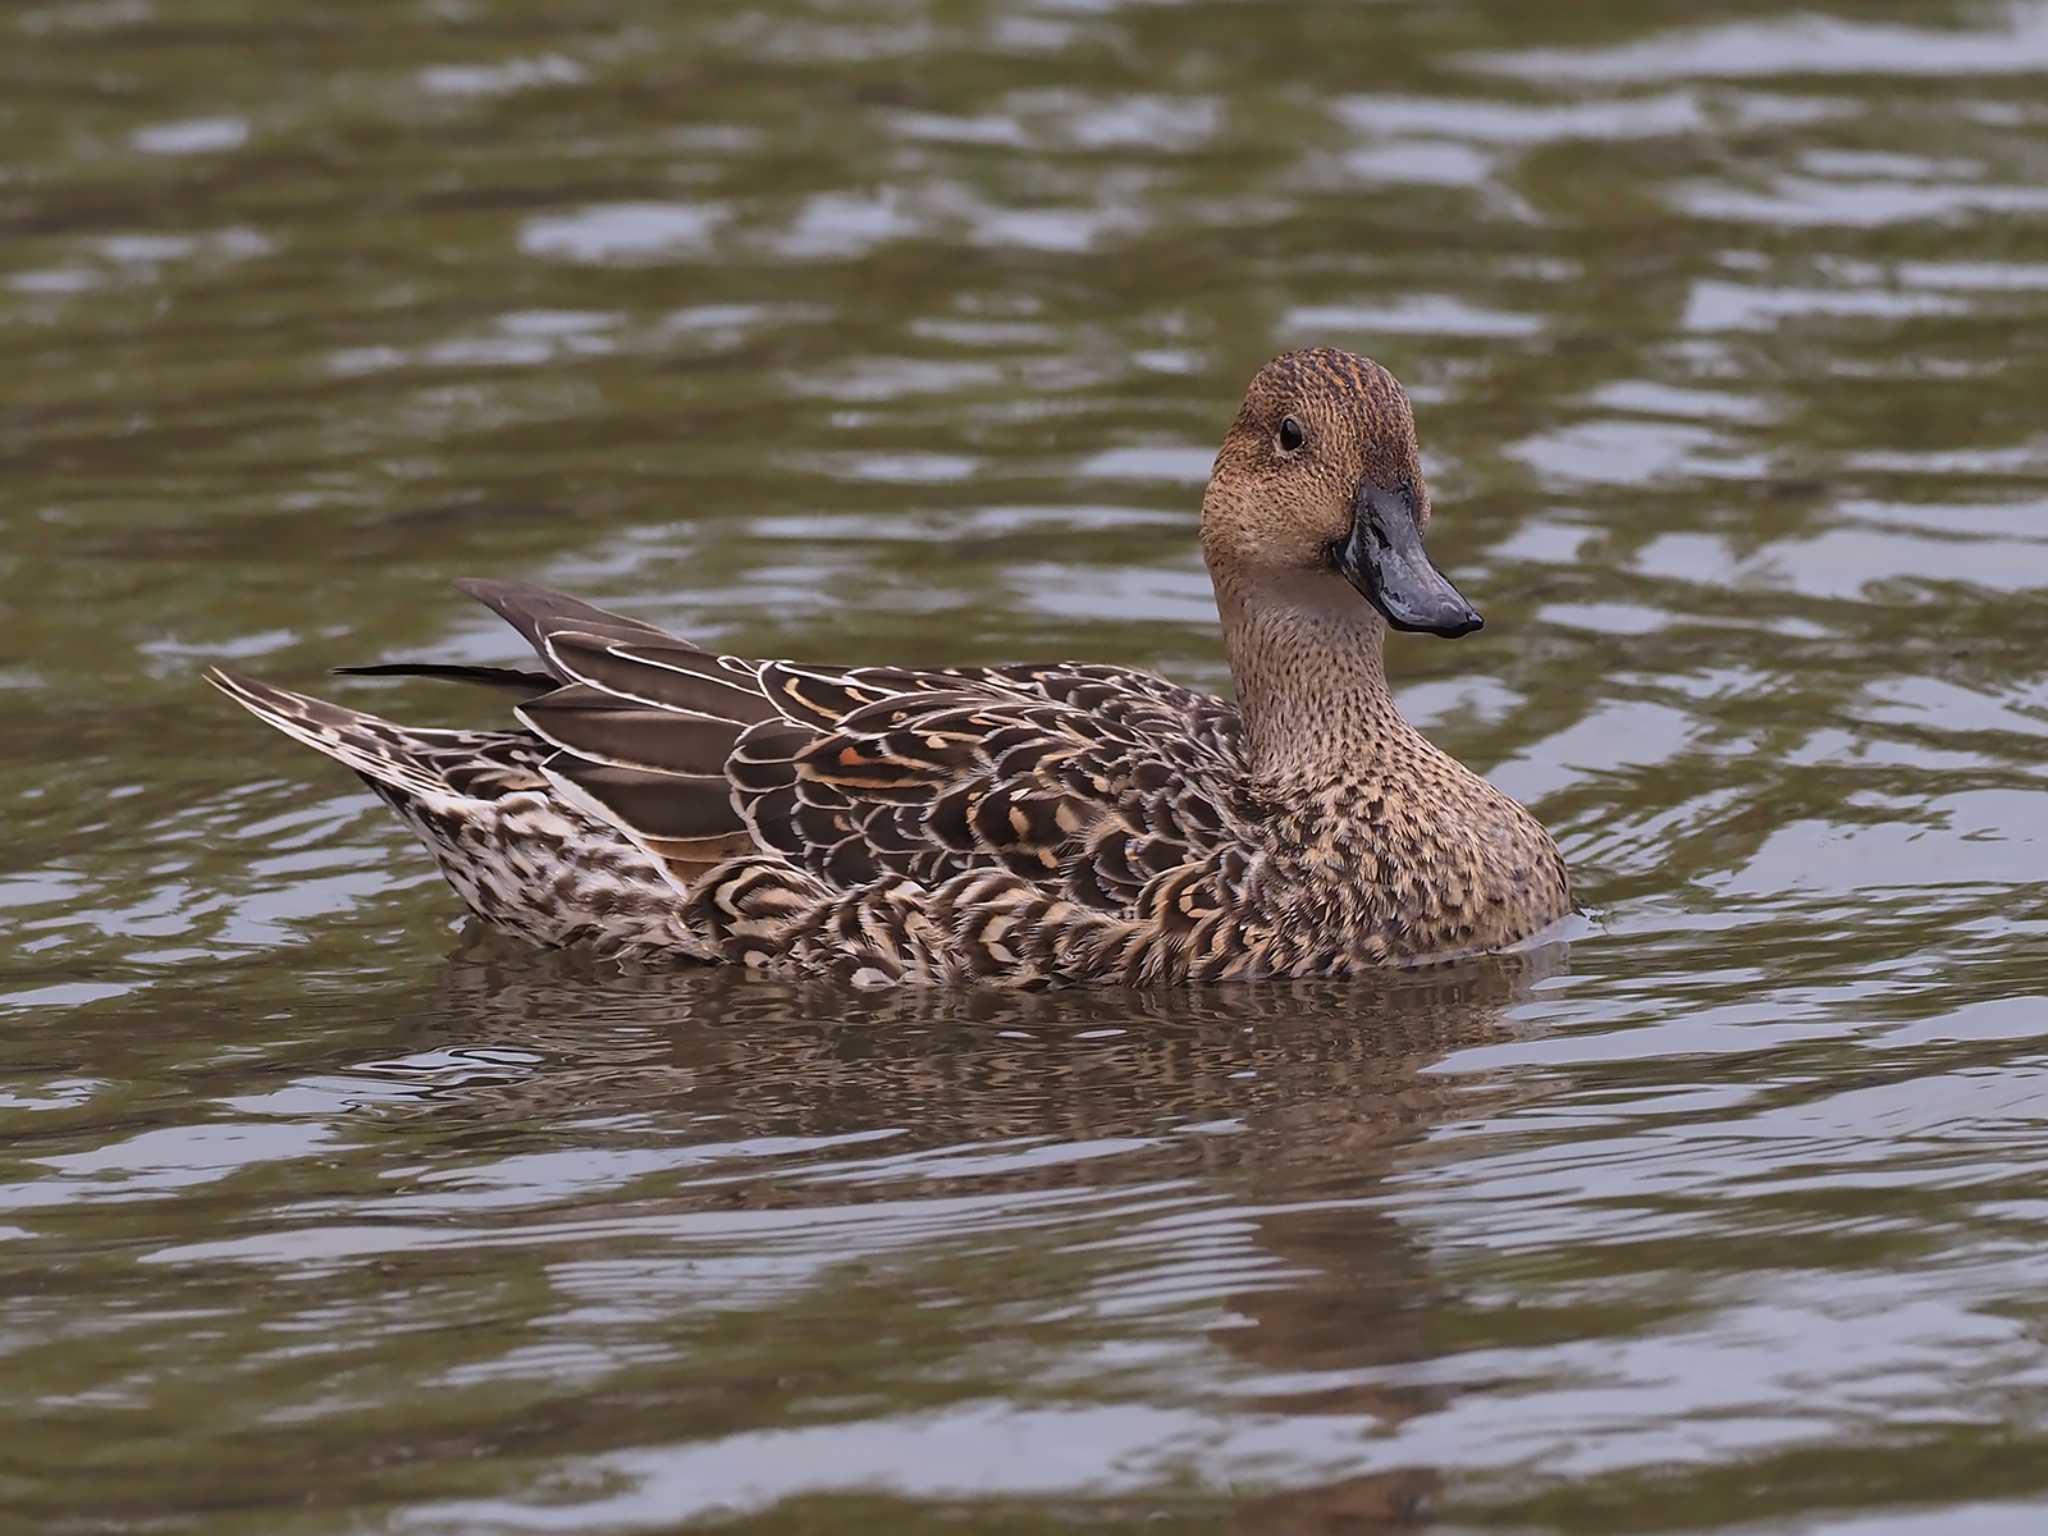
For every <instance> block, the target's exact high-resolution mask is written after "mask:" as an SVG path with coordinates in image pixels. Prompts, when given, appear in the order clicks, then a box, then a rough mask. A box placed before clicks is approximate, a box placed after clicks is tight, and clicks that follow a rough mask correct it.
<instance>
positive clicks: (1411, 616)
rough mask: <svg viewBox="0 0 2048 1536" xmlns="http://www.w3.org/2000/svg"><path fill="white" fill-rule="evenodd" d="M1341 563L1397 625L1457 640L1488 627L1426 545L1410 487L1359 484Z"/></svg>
mask: <svg viewBox="0 0 2048 1536" xmlns="http://www.w3.org/2000/svg"><path fill="white" fill-rule="evenodd" d="M1337 568H1338V569H1339V570H1340V571H1342V572H1343V573H1344V577H1345V579H1346V580H1347V581H1349V582H1350V583H1351V585H1352V586H1354V587H1356V588H1357V589H1358V590H1359V591H1360V592H1361V593H1362V594H1364V596H1365V599H1366V601H1367V602H1369V603H1371V604H1372V605H1373V607H1375V608H1377V609H1378V610H1379V611H1380V614H1381V615H1382V616H1383V617H1384V618H1385V619H1386V621H1387V622H1388V623H1389V624H1391V625H1393V627H1394V628H1396V629H1401V630H1407V631H1408V632H1409V633H1411V634H1424V635H1442V636H1444V637H1445V638H1446V639H1453V640H1454V639H1456V638H1457V637H1458V636H1460V635H1469V634H1471V633H1473V632H1474V631H1475V630H1480V629H1484V628H1485V627H1486V621H1485V620H1484V619H1482V618H1481V617H1480V616H1479V610H1478V609H1476V608H1474V607H1473V606H1472V605H1471V604H1470V603H1468V602H1466V601H1465V594H1464V593H1462V592H1460V591H1459V590H1458V589H1457V588H1456V587H1455V586H1453V585H1451V579H1450V578H1449V577H1448V576H1446V575H1444V573H1443V572H1442V571H1440V570H1438V569H1437V568H1436V563H1435V562H1434V561H1432V560H1431V559H1430V558H1429V552H1428V551H1427V550H1425V549H1424V548H1423V547H1422V529H1421V527H1420V526H1419V525H1418V523H1417V521H1416V511H1415V505H1414V500H1413V496H1412V494H1411V493H1409V492H1407V491H1406V490H1402V491H1389V490H1384V489H1382V488H1381V487H1379V486H1376V485H1364V486H1361V487H1359V491H1358V497H1357V499H1356V501H1355V502H1354V503H1353V504H1352V510H1351V536H1350V537H1349V538H1348V539H1346V540H1345V541H1344V543H1343V545H1342V547H1341V548H1340V549H1339V551H1338V556H1337Z"/></svg>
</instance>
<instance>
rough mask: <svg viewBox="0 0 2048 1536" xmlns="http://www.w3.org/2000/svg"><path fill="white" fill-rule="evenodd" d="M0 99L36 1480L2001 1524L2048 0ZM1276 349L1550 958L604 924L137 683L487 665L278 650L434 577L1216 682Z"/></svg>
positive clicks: (2035, 912) (1289, 1513)
mask: <svg viewBox="0 0 2048 1536" xmlns="http://www.w3.org/2000/svg"><path fill="white" fill-rule="evenodd" d="M0 82H4V84H5V89H4V90H0V230H4V231H5V234H6V239H5V241H4V244H0V343H4V348H5V356H6V358H7V360H8V366H7V367H6V368H5V369H4V370H0V466H4V474H0V526H4V528H5V530H6V535H7V537H6V539H5V541H4V544H0V613H4V615H5V618H6V625H5V629H4V635H5V638H4V639H0V688H4V689H5V698H6V703H7V719H8V729H7V731H6V733H5V737H4V743H0V795H4V797H5V799H6V803H7V811H6V818H7V819H6V826H7V828H8V832H9V835H8V840H7V844H6V848H5V852H4V854H0V951H4V952H0V1014H4V1023H0V1276H4V1279H0V1286H4V1290H0V1294H4V1295H5V1297H6V1301H5V1305H4V1308H0V1444H4V1446H5V1447H6V1449H5V1450H4V1452H0V1509H7V1510H12V1511H13V1512H14V1514H13V1518H14V1519H15V1520H17V1521H19V1522H20V1523H21V1525H22V1527H23V1528H25V1529H36V1530H41V1531H51V1532H87V1531H94V1532H97V1531H107V1530H115V1529H148V1530H152V1531H167V1532H184V1531H193V1532H207V1533H212V1532H227V1533H235V1532H250V1533H255V1532H262V1533H296V1532H315V1531H322V1532H325V1531H373V1530H374V1531H384V1530H388V1531H396V1532H423V1533H437V1532H454V1531H463V1532H471V1531H525V1530H550V1529H578V1530H584V1529H588V1530H605V1531H654V1530H666V1529H670V1528H672V1527H673V1526H674V1525H675V1524H677V1523H679V1522H687V1521H689V1520H691V1519H693V1518H699V1517H712V1516H722V1517H724V1518H727V1519H737V1520H739V1521H740V1522H741V1523H743V1524H744V1525H746V1526H747V1528H750V1529H760V1530H778V1531H791V1532H795V1531H816V1530H827V1529H829V1530H846V1529H869V1530H875V1531H891V1532H897V1531H915V1530H939V1529H944V1530H949V1531H952V1530H961V1529H972V1530H986V1531H993V1532H1022V1531H1026V1530H1041V1529H1047V1528H1050V1527H1054V1526H1087V1527H1095V1528H1101V1529H1107V1530H1116V1529H1131V1530H1136V1529H1138V1528H1139V1527H1141V1526H1142V1527H1144V1528H1145V1529H1155V1528H1158V1527H1157V1522H1159V1521H1160V1520H1162V1519H1163V1520H1164V1522H1165V1524H1166V1525H1167V1527H1168V1528H1174V1529H1186V1530H1236V1529H1244V1530H1254V1531H1259V1532H1262V1533H1270V1532H1294V1531H1302V1532H1311V1531H1314V1532H1324V1531H1328V1532H1336V1531H1378V1530H1388V1529H1410V1528H1431V1529H1445V1530H1478V1529H1499V1530H1504V1531H1516V1532H1571V1533H1579V1532H1585V1533H1604V1532H1642V1531H1651V1530H1665V1529H1674V1530H1675V1529H1689V1530H1691V1529H1698V1530H1704V1529H1715V1530H1723V1529H1728V1530H1740V1531H1744V1532H1753V1531H1754V1532H1763V1531H1771V1532H1793V1531H1797V1532H1812V1531H1828V1532H1843V1533H1855V1536H1877V1533H1883V1536H1902V1533H1903V1536H1918V1533H1922V1532H1937V1531H1938V1532H1939V1533H1940V1536H1980V1533H1986V1532H2007V1531H2016V1532H2025V1531H2034V1530H2039V1529H2048V1302H2044V1300H2043V1298H2044V1296H2048V1000H2044V993H2048V947H2044V935H2048V900H2044V883H2043V876H2044V871H2048V857H2044V856H2048V849H2044V841H2048V784H2044V763H2048V663H2044V660H2043V658H2044V656H2048V601H2044V590H2048V415H2044V401H2048V349H2044V348H2043V346H2042V338H2043V336H2044V335H2048V329H2044V327H2048V190H2044V189H2048V6H2043V5H2041V4H2034V3H2028V4H2018V5H1997V4H1986V5H1977V4H1941V3H1921V4H1912V5H1908V4H1905V3H1862V0H1858V3H1855V4H1850V3H1848V0H1842V3H1840V4H1839V5H1838V6H1837V7H1836V8H1834V9H1833V10H1828V11H1822V10H1811V11H1794V10H1788V9H1782V8H1774V7H1771V6H1767V5H1756V4H1744V3H1737V0H1719V3H1708V4H1691V5H1678V4H1673V3H1658V4H1640V3H1639V4H1632V5H1622V4H1611V3H1610V4H1588V5H1579V6H1571V7H1564V6H1553V7H1537V6H1531V5H1525V4H1518V3H1516V0H1493V3H1482V0H1457V3H1449V0H1445V3H1434V4H1421V3H1416V4H1401V5H1371V6H1356V5H1344V6H1338V5H1328V6H1290V7H1284V8H1283V7H1279V6H1266V5H1250V4H1240V5H1227V4H1219V3H1198V4H1188V5H1166V4H1141V3H1130V4H1118V3H1115V0H1100V3H1090V0H1035V3H1033V0H1019V3H1015V4H994V3H986V4H975V3H969V0H957V3H954V0H947V3H932V4H929V5H913V4H909V3H892V0H812V3H810V4H795V3H791V4H781V5H776V6H772V7H760V8H756V7H750V6H742V5H737V4H724V3H720V4H710V3H704V0H695V3H693V4H691V5H688V6H666V5H653V4H644V5H622V4H619V5H596V4H578V5H543V4H541V3H539V0H521V3H513V0H507V3H492V4H483V3H472V0H444V3H419V4H398V3H381V4H375V5H370V4H363V5H353V6H348V7H340V8H335V7H330V8H325V9H322V8H318V7H273V6H259V5H256V4H253V3H250V0H180V3H173V0H65V3H61V4H45V5H40V6H17V7H13V8H10V9H9V10H7V11H6V12H5V13H4V15H0ZM1311 341H1315V342H1329V343H1334V344H1340V345H1348V346H1353V347H1357V348H1360V349H1362V350H1366V351H1369V352H1371V353H1372V354H1374V355H1375V356H1377V357H1379V358H1380V359H1382V360H1383V361H1385V362H1386V363H1387V364H1389V365H1390V366H1391V367H1392V368H1394V369H1395V371H1396V372H1397V373H1399V374H1400V375H1401V376H1402V377H1403V378H1404V379H1405V380H1406V381H1407V382H1408V384H1409V385H1410V388H1411V390H1412V392H1413V393H1414V395H1415V398H1416V400H1417V402H1418V409H1419V412H1420V415H1421V419H1422V426H1423V434H1424V446H1425V451H1426V453H1427V455H1428V458H1429V467H1430V471H1431V475H1432V480H1433V483H1434V485H1435V489H1436V492H1437V499H1438V505H1439V507H1440V509H1441V512H1442V516H1441V517H1440V519H1439V521H1438V525H1437V533H1436V537H1435V541H1434V542H1435V544H1436V547H1437V549H1438V552H1439V553H1440V555H1441V556H1442V558H1443V560H1444V563H1445V565H1446V566H1447V567H1448V568H1449V569H1450V570H1451V571H1452V572H1453V573H1454V574H1455V576H1456V578H1457V579H1458V580H1459V582H1460V583H1461V585H1463V587H1464V588H1465V590H1466V591H1468V592H1470V593H1471V594H1473V596H1474V597H1475V599H1477V601H1478V602H1479V603H1480V605H1481V606H1482V607H1483V608H1484V609H1485V611H1486V613H1487V616H1488V619H1489V621H1490V622H1489V627H1488V629H1487V631H1486V632H1485V634H1484V635H1482V636H1478V637H1475V638H1474V639H1471V640H1467V641H1463V642H1460V643H1458V644H1456V645H1448V644H1442V643H1436V644H1432V643H1427V642H1421V641H1404V642H1402V643H1401V644H1400V645H1399V646H1398V647H1397V652H1396V656H1395V658H1394V665H1395V668H1396V670H1397V671H1398V672H1399V674H1400V676H1401V678H1402V679H1403V699H1404V702H1405V704H1406V706H1407V708H1408V709H1409V711H1410V713H1411V714H1412V715H1413V716H1414V717H1416V718H1418V719H1419V720H1420V721H1422V722H1423V723H1425V724H1426V725H1427V726H1428V728H1429V729H1430V730H1431V731H1432V732H1433V733H1434V734H1435V735H1436V736H1437V738H1438V739H1439V740H1440V741H1442V742H1443V743H1445V744H1446V745H1447V746H1449V747H1450V748H1452V749H1453V750H1455V751H1456V752H1458V753H1459V754H1460V755H1462V756H1463V757H1465V758H1466V759H1468V760H1469V761H1471V762H1473V763H1474V764H1476V765H1478V766H1480V767H1482V768H1483V769H1485V770H1486V771H1488V772H1489V773H1490V774H1491V775H1492V776H1493V777H1494V778H1495V779H1496V780H1497V782H1499V783H1501V784H1502V785H1503V786H1504V787H1506V788H1507V789H1509V790H1510V791H1512V792H1514V793H1515V794H1517V795H1519V796H1521V797H1523V798H1525V799H1527V800H1529V801H1530V802H1531V803H1532V804H1533V805H1535V807H1536V808H1537V809H1538V811H1539V812H1540V814H1541V815H1542V816H1543V817H1544V818H1545V820H1546V821H1547V822H1548V823H1549V824H1550V825H1551V826H1552V827H1554V828H1555V829H1556V830H1557V831H1558V833H1559V835H1560V838H1561V841H1562V842H1563V844H1564V846H1565V848H1566V851H1567V853H1568V855H1569V857H1570V859H1571V861H1572V864H1573V866H1574V868H1575V870H1576V872H1577V876H1578V880H1579V883H1580V889H1581V893H1582V895H1583V896H1584V898H1585V899H1586V900H1587V902H1588V903H1589V904H1590V906H1591V908H1592V921H1591V922H1590V923H1589V924H1588V927H1587V931H1586V932H1585V933H1584V935H1583V936H1582V937H1580V939H1579V940H1578V941H1577V942H1576V943H1574V944H1573V945H1572V946H1571V949H1570V953H1569V956H1568V958H1564V959H1559V958H1557V957H1554V956H1553V957H1550V958H1547V959H1545V960H1542V961H1540V962H1538V961H1531V960H1524V961H1518V962H1515V963H1511V964H1510V963H1499V964H1489V965H1485V966H1476V967H1470V968H1465V969H1460V970H1456V971H1453V972H1449V973H1445V974H1430V975H1424V976H1421V977H1411V978H1407V979H1398V980H1391V981H1388V982H1385V983H1383V984H1361V985H1358V986H1353V987H1244V988H1238V989H1235V990H1228V991H1224V990H1219V991H1214V992H1208V993H1202V994H1199V995H1185V996H1181V995H1176V996H1152V997H1147V996H1131V995H1116V994H1104V995H1099V996H1061V997H1055V998H1036V999H1016V998H1005V997H991V996H981V995H945V996H922V995H920V996H905V997H885V998H881V999H874V998H853V997H848V996H846V995H843V994H841V993H837V992H833V991H830V990H824V989H818V990H812V989H788V988H776V987H771V986H766V985H758V984H756V985H748V984H736V983H735V982H734V981H733V980H732V979H731V978H728V977H724V976H718V975H701V974H691V975H669V974H661V973H658V972H644V971H643V972H625V971H620V970H618V969H616V968H593V967H590V966H588V965H587V964H581V963H579V962H578V961H576V960H575V959H573V958H567V957H562V956H550V955H535V954H528V953H524V952H519V951H516V950H512V949H509V948H506V947H503V946H501V945H497V944H494V943H492V942H489V941H484V940H480V939H479V938H478V937H477V936H475V935H465V934H464V933H462V932H461V930H460V928H459V925H458V923H457V919H456V910H455V907H454V904H453V902H452V900H451V898H450V897H449V896H448V895H447V894H446V893H445V891H444V890H443V888H442V886H441V884H440V881H439V879H438V877H436V876H435V875H434V874H433V873H432V870H431V867H430V866H429V865H428V864H427V862H426V860H425V859H424V857H423V856H422V855H420V854H419V853H418V852H417V851H416V850H415V849H414V848H413V847H412V846H411V845H410V844H409V842H408V840H407V838H406V837H405V835H404V833H403V832H402V830H401V829H400V828H399V827H398V825H397V824H396V822H395V821H393V820H392V819H391V818H390V817H389V816H388V815H387V814H386V813H384V812H383V811H382V810H381V809H380V808H378V807H377V806H376V805H375V804H374V803H373V802H371V801H370V800H369V799H368V797H366V796H365V795H364V794H362V793H361V792H360V790H359V789H357V788H356V787H354V784H353V781H352V780H350V779H348V778H347V777H346V776H345V775H344V774H343V773H341V772H339V771H338V770H334V769H332V768H331V767H329V766H327V765H323V764H321V763H320V762H318V761H317V760H316V759H314V758H313V757H312V756H311V755H310V754H307V753H305V752H304V751H303V750H302V749H300V748H298V747H295V746H293V745H292V744H291V743H289V742H287V741H285V740H283V739H282V738H279V737H275V736H273V735H270V734H268V733H265V732H263V731H262V730H260V729H259V728H258V727H256V726H255V725H254V724H253V723H252V722H250V721H248V720H246V719H244V718H241V717H239V716H238V715H237V714H235V712H234V711H232V710H231V709H229V708H228V707H226V706H225V705H224V704H223V703H222V702H221V701H219V700H217V699H215V698H213V697H211V696H210V695H208V694H207V693H205V692H204V690H202V689H201V688H200V687H199V686H198V683H197V672H198V669H199V668H200V666H201V665H202V664H203V663H204V662H206V661H210V660H216V659H230V660H233V661H235V662H237V663H238V664H240V665H241V666H243V667H245V668H247V669H249V670H251V671H254V672H257V673H259V674H261V675H266V676H270V677H274V678H276V679H278V680H280V681H284V682H287V683H294V684H299V685H302V686H304V685H311V684H314V683H320V684H321V685H322V686H324V687H326V688H328V689H330V690H332V691H333V692H334V693H336V694H337V695H342V696H346V697H349V698H351V699H358V700H369V699H371V698H373V697H374V698H375V699H376V700H378V701H379V702H378V705H377V707H380V708H385V709H388V710H389V711H390V712H391V713H394V714H397V715H400V716H401V717H410V718H415V719H421V720H430V719H434V718H437V717H441V718H446V717H447V716H448V715H449V714H450V712H451V711H452V712H456V713H457V714H459V715H461V717H462V718H467V719H475V720H482V719H484V718H486V717H487V715H488V713H489V711H490V709H491V708H492V706H493V702H494V701H492V700H490V699H487V698H486V699H472V698H468V697H464V696H461V695H460V694H459V693H457V694H453V695H451V694H450V693H449V692H447V691H446V690H440V689H436V688H434V687H432V686H429V685H411V684H403V685H399V686H396V687H389V688H385V689H383V690H381V691H379V690H375V689H373V688H372V687H371V686H369V685H359V684H354V683H347V682H343V681H339V680H326V679H323V678H322V676H321V674H322V670H323V669H324V668H325V667H327V666H329V665H332V664H335V663H341V662H349V661H363V660H373V659H377V658H380V657H388V656H400V655H407V654H418V653H420V652H422V651H425V650H427V649H429V648H439V649H441V650H443V651H445V652H447V653H451V654H454V655H457V656H464V657H471V658H477V659H495V658H498V657H501V656H506V655H509V654H511V643H512V642H511V638H510V636H509V635H508V634H506V633H505V632H503V631H502V630H501V629H499V628H498V627H496V626H495V624H494V621H492V620H490V619H489V617H488V615H485V614H482V613H481V612H480V611H479V610H475V609H473V608H470V607H466V606H465V605H464V604H463V603H462V602H461V601H460V599H458V598H457V597H456V596H455V595H454V594H452V593H451V592H450V591H449V590H448V588H447V586H446V581H447V579H448V578H450V577H453V576H457V575H463V574H492V575H516V576H528V577H533V578H537V579H541V580H546V581H549V582H553V583H556V584H559V585H562V586H565V587H569V588H572V589H574V590H576V591H578V592H581V593H585V594H587V595H589V596H592V597H594V598H596V599H598V600H601V601H605V602H608V603H611V604H613V605H615V606H618V607H622V608H625V609H628V610H630V611H633V612H635V613H639V614H643V615H645V616H647V617H650V618H653V619H655V620H658V621H661V622H663V623H667V624H670V625H673V626H675V627H677V628H680V629H682V630H684V631H686V632H688V633H691V634H693V635H697V636H701V637H707V638H711V639H715V640H717V641H718V642H719V643H721V644H723V645H727V646H729V647H731V648H735V649H743V650H761V651H766V652H769V653H771V654H797V655H808V656H820V657H841V658H849V659H901V660H916V661H942V660H994V659H999V658H1007V657H1019V656H1021V657H1046V656H1056V655H1077V656H1090V657H1102V658H1115V659H1129V660H1134V661H1138V662H1142V663H1146V664H1151V665H1155V666H1159V667H1162V668H1164V669H1167V670H1169V671H1172V672H1174V673H1176V674H1177V675H1180V676H1183V677H1185V678H1188V679H1190V680H1193V681H1197V682H1203V683H1208V684H1217V685H1220V684H1221V683H1222V681H1223V672H1222V667H1221V662H1220V654H1219V650H1218V647H1217V643H1216V639H1215V636H1214V633H1213V622H1214V621H1213V612H1212V609H1211V606H1210V601H1209V596H1208V591H1207V586H1206V582H1205V580H1204V578H1203V575H1202V572H1201V567H1200V564H1199V560H1198V558H1197V556H1196V553H1195V549H1194V545H1193V538H1192V535H1193V514H1194V508H1195V504H1196V501H1197V498H1198V495H1199V489H1200V484H1201V481H1202V478H1203V476H1204V474H1205V472H1206V468H1207V463H1208V457H1209V454H1210V453H1211V451H1212V449H1213V445H1214V443H1215V441H1216V439H1217V438H1218V436H1219V435H1220V432H1221V430H1222V427H1223V425H1224V423H1225V422H1226V421H1227V419H1228V417H1229V415H1230V413H1231V410H1232V409H1233V407H1234V404H1235V401H1236V398H1237V394H1238V391H1239V389H1240V388H1241V387H1242V384H1243V382H1244V380H1245V379H1246V377H1247V376H1248V375H1249V373H1250V372H1251V370H1252V369H1253V368H1254V367H1255V366H1256V364H1257V363H1258V362H1259V361H1260V360H1262V359H1263V358H1264V357H1265V356H1267V355H1268V354H1270V353H1271V352H1273V351H1275V350H1277V349H1279V348H1281V347H1283V346H1288V345H1294V344H1300V343H1305V342H1311ZM464 712H466V713H464Z"/></svg>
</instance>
